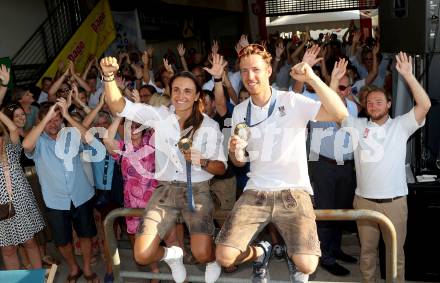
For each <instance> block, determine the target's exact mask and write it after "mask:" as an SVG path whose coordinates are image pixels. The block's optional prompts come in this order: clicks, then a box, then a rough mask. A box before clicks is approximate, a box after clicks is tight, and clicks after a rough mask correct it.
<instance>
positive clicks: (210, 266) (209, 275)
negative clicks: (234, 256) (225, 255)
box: [205, 261, 222, 283]
mask: <svg viewBox="0 0 440 283" xmlns="http://www.w3.org/2000/svg"><path fill="white" fill-rule="evenodd" d="M221 273H222V267H221V266H220V265H219V264H218V263H217V262H216V261H212V262H208V263H207V264H206V271H205V282H206V283H214V282H215V281H217V279H218V278H219V277H220V275H221Z"/></svg>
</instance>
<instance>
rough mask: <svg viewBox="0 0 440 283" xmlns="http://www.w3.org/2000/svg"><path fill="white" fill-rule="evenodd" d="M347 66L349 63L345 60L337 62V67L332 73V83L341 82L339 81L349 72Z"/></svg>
mask: <svg viewBox="0 0 440 283" xmlns="http://www.w3.org/2000/svg"><path fill="white" fill-rule="evenodd" d="M347 65H348V61H347V60H346V59H345V58H342V59H340V60H339V61H337V62H335V66H334V68H333V71H332V81H333V80H336V81H338V82H339V80H340V79H341V78H342V77H343V76H344V75H345V72H346V71H347Z"/></svg>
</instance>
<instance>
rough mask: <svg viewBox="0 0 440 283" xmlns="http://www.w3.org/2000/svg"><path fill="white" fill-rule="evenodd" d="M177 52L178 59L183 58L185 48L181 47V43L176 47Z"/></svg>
mask: <svg viewBox="0 0 440 283" xmlns="http://www.w3.org/2000/svg"><path fill="white" fill-rule="evenodd" d="M177 52H179V56H180V57H184V56H185V48H184V47H183V44H182V43H179V44H178V45H177Z"/></svg>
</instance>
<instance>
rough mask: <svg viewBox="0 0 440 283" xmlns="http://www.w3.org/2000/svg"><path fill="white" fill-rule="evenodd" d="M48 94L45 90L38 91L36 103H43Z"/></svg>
mask: <svg viewBox="0 0 440 283" xmlns="http://www.w3.org/2000/svg"><path fill="white" fill-rule="evenodd" d="M48 96H49V94H47V92H45V91H44V90H42V91H41V92H40V96H39V97H38V101H37V102H38V104H41V103H44V102H46V101H47V98H48Z"/></svg>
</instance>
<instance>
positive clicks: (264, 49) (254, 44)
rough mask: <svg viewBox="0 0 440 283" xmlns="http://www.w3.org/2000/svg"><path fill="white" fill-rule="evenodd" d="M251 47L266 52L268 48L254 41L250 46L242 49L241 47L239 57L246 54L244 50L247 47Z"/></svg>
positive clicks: (246, 47)
mask: <svg viewBox="0 0 440 283" xmlns="http://www.w3.org/2000/svg"><path fill="white" fill-rule="evenodd" d="M251 48H252V50H254V51H255V50H258V51H261V52H266V48H264V46H263V45H260V44H257V43H252V44H249V45H248V46H245V47H243V48H242V49H240V51H239V52H238V57H241V56H243V55H244V54H245V52H244V51H245V50H247V49H251Z"/></svg>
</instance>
